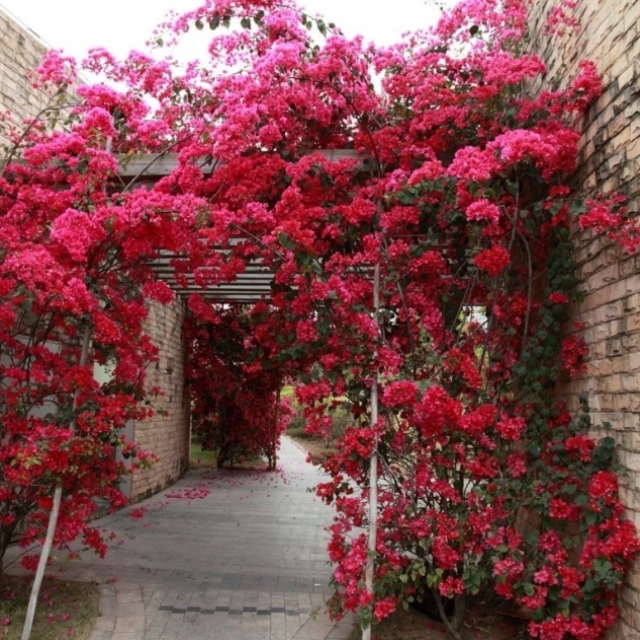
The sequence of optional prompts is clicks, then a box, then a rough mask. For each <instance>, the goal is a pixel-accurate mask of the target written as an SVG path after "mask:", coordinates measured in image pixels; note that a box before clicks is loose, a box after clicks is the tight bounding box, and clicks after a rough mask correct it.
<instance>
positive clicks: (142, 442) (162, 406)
mask: <svg viewBox="0 0 640 640" xmlns="http://www.w3.org/2000/svg"><path fill="white" fill-rule="evenodd" d="M183 319H184V303H183V302H182V301H181V300H179V301H177V302H175V303H173V304H172V305H161V304H159V303H156V302H152V303H150V308H149V317H148V318H147V320H146V323H145V324H146V326H145V331H146V332H147V333H148V334H149V335H150V336H151V338H152V340H153V342H154V344H155V345H156V346H157V347H158V348H159V350H160V353H159V356H158V361H157V362H156V363H154V364H152V365H151V366H150V368H149V370H148V371H147V385H148V387H149V388H151V387H158V388H159V389H160V390H161V393H162V395H161V396H159V397H156V398H154V399H153V400H152V401H151V404H152V406H153V408H154V409H155V415H154V416H153V418H150V419H148V420H144V421H141V422H136V423H135V424H134V426H133V433H132V436H133V438H134V440H135V441H136V443H137V444H138V445H139V447H140V448H141V449H143V450H144V451H147V452H149V453H154V454H155V455H156V456H157V457H158V461H157V462H156V463H155V464H154V465H153V466H152V468H151V469H149V470H145V471H137V472H136V473H134V474H133V477H132V481H131V496H130V497H131V499H133V500H137V499H142V498H144V497H147V496H149V495H151V494H153V493H157V492H158V491H160V490H161V489H164V488H165V487H166V486H168V485H170V484H171V483H173V482H175V481H176V480H177V479H178V478H180V477H181V476H182V475H183V474H184V473H185V471H186V470H187V468H188V465H189V440H190V432H189V419H190V406H189V399H188V394H187V392H186V390H185V384H184V354H185V349H184V339H183V330H182V324H183Z"/></svg>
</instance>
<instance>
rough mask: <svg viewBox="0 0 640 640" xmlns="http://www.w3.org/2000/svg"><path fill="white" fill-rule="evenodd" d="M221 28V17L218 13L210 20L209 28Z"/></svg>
mask: <svg viewBox="0 0 640 640" xmlns="http://www.w3.org/2000/svg"><path fill="white" fill-rule="evenodd" d="M219 26H220V16H219V15H218V14H217V13H216V14H215V15H214V16H213V18H211V20H209V27H210V28H211V29H217V28H218V27H219Z"/></svg>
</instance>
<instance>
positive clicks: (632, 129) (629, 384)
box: [530, 0, 640, 640]
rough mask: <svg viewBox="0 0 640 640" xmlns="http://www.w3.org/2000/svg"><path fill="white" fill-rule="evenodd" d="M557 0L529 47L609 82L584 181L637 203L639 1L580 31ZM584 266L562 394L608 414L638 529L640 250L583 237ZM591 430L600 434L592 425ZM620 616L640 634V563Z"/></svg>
mask: <svg viewBox="0 0 640 640" xmlns="http://www.w3.org/2000/svg"><path fill="white" fill-rule="evenodd" d="M555 2H556V0H534V8H533V13H532V20H531V22H530V25H531V28H532V43H531V44H532V47H533V50H534V51H536V52H538V53H539V54H541V55H542V57H543V58H544V60H545V62H546V63H547V65H548V66H549V74H548V78H547V81H553V80H559V81H560V83H561V84H564V83H566V81H567V80H568V79H569V78H571V77H573V76H574V75H575V73H576V68H577V63H578V62H579V61H580V60H582V59H585V58H586V59H591V60H593V61H594V62H595V63H596V65H597V67H598V69H599V71H600V72H601V73H602V74H603V76H604V83H605V87H606V90H605V92H604V94H603V95H602V96H601V97H600V99H599V100H598V101H597V103H596V104H595V105H593V106H592V107H591V109H590V111H589V113H588V114H587V118H586V119H585V121H584V122H582V123H580V126H581V127H582V130H583V131H584V135H583V137H582V141H581V145H582V146H581V158H580V179H581V181H582V183H583V184H584V186H585V187H586V189H587V190H589V191H590V190H594V189H596V188H597V189H599V190H602V191H608V190H616V191H621V192H622V193H624V194H625V195H626V196H627V198H628V200H629V208H630V210H631V211H633V212H637V211H638V209H639V205H640V171H639V169H640V38H639V31H640V2H637V1H636V0H581V2H579V3H578V5H579V6H578V9H577V11H576V13H575V14H574V15H575V16H576V17H578V18H579V20H580V24H581V25H582V26H581V30H580V31H578V32H577V33H573V34H571V35H569V36H567V35H565V36H563V37H562V38H558V37H551V36H545V35H544V33H543V29H542V24H543V21H544V15H546V12H547V11H548V9H549V8H550V7H551V6H553V4H554V3H555ZM578 240H579V246H578V251H577V255H576V257H577V260H578V264H579V271H578V275H579V278H580V282H581V288H582V290H583V292H584V294H585V296H584V302H583V303H581V304H580V305H579V306H577V307H576V308H574V310H573V317H574V319H575V320H578V321H581V322H583V323H584V326H585V330H584V337H585V339H586V341H587V342H588V343H589V346H590V354H589V356H588V362H587V367H588V368H587V371H586V373H585V375H584V376H583V377H582V378H580V379H578V380H575V381H573V382H572V383H571V384H570V385H568V386H567V387H566V388H565V389H563V390H562V391H563V393H564V394H566V396H567V397H568V398H569V402H570V403H571V405H572V406H573V407H574V408H576V407H577V405H578V397H579V395H580V394H581V393H587V394H588V398H589V404H590V406H591V410H592V415H593V418H594V423H595V424H600V425H601V424H602V423H603V422H609V423H611V425H612V426H613V429H614V432H613V435H614V437H615V438H616V441H617V443H618V450H619V454H620V458H621V461H622V462H623V463H624V464H625V465H626V466H627V468H628V469H629V472H630V473H629V477H628V478H626V479H625V480H624V481H623V482H624V486H623V489H622V498H623V500H624V502H625V505H626V506H627V508H628V514H629V517H630V518H631V519H632V520H633V521H634V522H635V523H636V525H637V526H638V527H639V528H640V257H638V258H635V257H634V258H629V257H628V256H625V254H624V253H623V252H622V251H620V250H619V249H618V248H617V247H614V246H612V245H611V244H610V243H607V242H604V241H600V240H597V241H594V240H593V239H591V238H590V237H589V236H585V237H581V238H579V239H578ZM595 435H599V432H598V431H596V433H595ZM621 607H622V618H621V620H620V622H619V623H618V625H617V626H616V627H615V628H614V630H612V632H611V633H610V634H609V636H608V637H609V638H610V640H613V639H616V640H617V639H618V638H620V639H622V638H624V639H625V640H638V639H640V563H636V566H635V567H634V569H633V571H632V573H631V575H630V577H629V580H628V585H627V587H626V588H625V589H624V591H623V594H622V601H621Z"/></svg>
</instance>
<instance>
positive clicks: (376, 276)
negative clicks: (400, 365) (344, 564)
mask: <svg viewBox="0 0 640 640" xmlns="http://www.w3.org/2000/svg"><path fill="white" fill-rule="evenodd" d="M379 311H380V265H379V264H377V265H376V266H375V267H374V271H373V313H374V317H375V319H376V322H378V313H379ZM377 355H378V354H377V352H376V353H375V354H374V370H373V379H372V381H371V426H372V427H373V426H375V425H376V424H377V422H378V365H377V362H376V361H377ZM377 538H378V445H377V439H376V446H375V447H374V449H373V451H372V453H371V460H370V465H369V539H368V544H367V549H368V555H367V564H366V567H365V574H364V581H365V589H366V591H367V593H368V594H370V595H373V571H374V568H375V557H376V543H377ZM362 640H371V623H369V625H367V627H366V628H365V629H363V630H362Z"/></svg>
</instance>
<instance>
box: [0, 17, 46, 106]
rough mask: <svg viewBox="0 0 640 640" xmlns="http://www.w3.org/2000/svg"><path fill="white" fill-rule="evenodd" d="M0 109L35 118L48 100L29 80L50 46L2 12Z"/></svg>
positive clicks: (0, 19) (0, 24)
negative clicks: (30, 74)
mask: <svg viewBox="0 0 640 640" xmlns="http://www.w3.org/2000/svg"><path fill="white" fill-rule="evenodd" d="M0 42H2V46H1V47H0V109H2V110H3V111H4V110H8V111H10V112H11V113H12V114H15V115H16V116H17V117H19V118H31V117H35V116H36V115H37V114H38V113H39V112H40V110H41V109H42V108H43V107H44V106H45V105H46V104H47V102H48V101H49V97H48V96H47V94H46V93H44V92H42V91H35V90H34V89H33V88H32V87H31V84H30V82H29V80H28V79H27V76H28V74H29V72H30V71H31V70H33V69H35V68H36V67H37V66H38V65H39V64H40V61H41V60H42V57H43V56H44V54H45V52H46V50H47V47H46V45H45V44H44V43H43V42H42V41H41V40H40V39H39V38H38V36H37V35H36V34H35V33H33V31H30V30H29V29H28V28H27V27H25V26H23V25H21V24H20V23H18V22H17V21H16V20H15V19H13V18H12V17H11V16H9V15H8V14H6V13H4V12H3V11H2V10H0Z"/></svg>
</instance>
